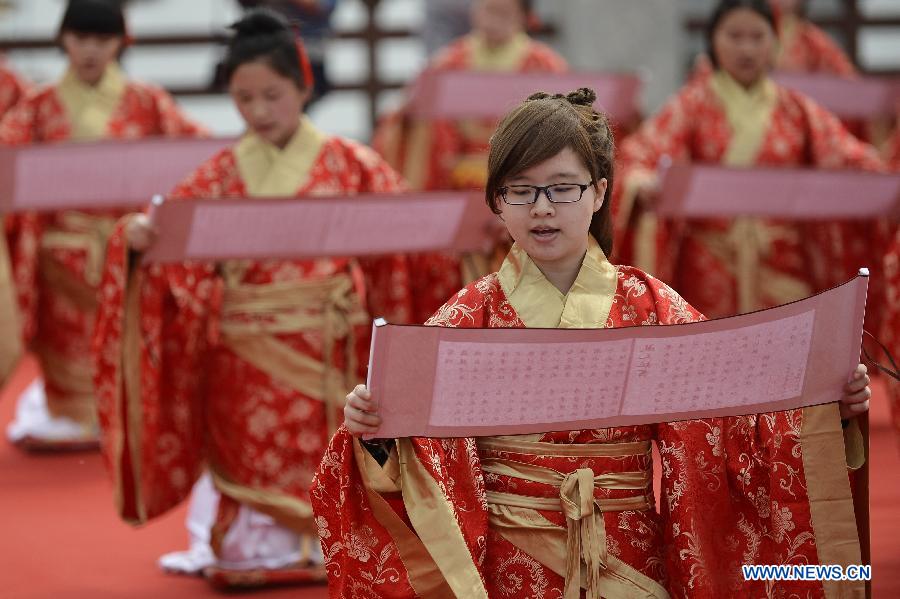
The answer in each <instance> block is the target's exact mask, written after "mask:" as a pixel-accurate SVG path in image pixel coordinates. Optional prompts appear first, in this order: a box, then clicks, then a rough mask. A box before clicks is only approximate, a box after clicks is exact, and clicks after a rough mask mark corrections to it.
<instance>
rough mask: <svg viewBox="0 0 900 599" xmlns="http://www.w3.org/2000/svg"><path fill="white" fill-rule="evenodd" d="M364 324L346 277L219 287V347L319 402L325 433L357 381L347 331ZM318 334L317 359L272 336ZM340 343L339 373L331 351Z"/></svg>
mask: <svg viewBox="0 0 900 599" xmlns="http://www.w3.org/2000/svg"><path fill="white" fill-rule="evenodd" d="M367 321H368V317H367V316H366V313H365V310H364V309H363V306H362V302H361V301H360V298H359V296H358V295H357V294H356V293H355V291H354V287H353V280H352V279H351V277H350V276H349V275H346V274H341V275H336V276H333V277H328V278H322V279H314V280H304V281H290V282H287V283H273V284H270V285H237V286H229V287H226V289H225V295H224V299H223V303H222V314H221V320H220V325H219V327H220V328H219V332H220V333H221V336H222V342H223V344H224V345H225V346H226V347H228V349H230V350H231V351H232V352H234V353H235V354H237V355H238V356H239V357H240V358H241V359H243V360H246V361H247V362H249V363H250V364H252V365H253V366H255V367H257V368H259V369H260V370H262V371H263V372H265V373H267V374H269V375H270V376H272V377H273V378H275V379H278V380H279V381H281V382H283V383H286V384H288V385H290V386H291V387H292V388H293V389H294V390H296V391H297V392H299V393H302V394H303V395H305V396H307V397H310V398H312V399H316V400H318V401H322V402H325V403H326V405H327V406H328V408H329V409H327V410H326V418H327V421H328V430H329V433H333V432H334V431H335V430H336V429H337V426H338V423H337V417H336V412H337V411H338V410H339V409H340V408H341V407H342V406H343V401H342V400H343V396H344V393H346V390H347V389H351V388H353V386H354V385H355V384H356V380H357V373H356V370H357V362H356V351H355V343H356V337H355V335H354V331H353V328H354V327H355V326H356V325H360V324H365V323H366V322H367ZM308 330H318V331H323V342H322V360H321V361H319V360H317V359H315V358H312V357H310V356H308V355H306V354H303V353H300V352H298V351H296V350H295V349H294V348H292V347H290V346H289V345H288V344H287V343H284V342H283V341H280V340H279V339H277V337H276V335H281V334H289V333H299V332H302V331H308ZM341 340H343V341H344V348H345V351H346V355H347V366H346V369H345V372H344V373H341V372H339V371H338V370H337V369H335V368H334V367H333V366H332V361H333V358H334V351H335V347H336V345H337V343H338V342H339V341H341Z"/></svg>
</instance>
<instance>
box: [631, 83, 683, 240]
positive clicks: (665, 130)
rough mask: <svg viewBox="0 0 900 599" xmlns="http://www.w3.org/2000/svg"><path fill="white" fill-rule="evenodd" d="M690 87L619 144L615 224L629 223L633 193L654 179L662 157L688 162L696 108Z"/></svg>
mask: <svg viewBox="0 0 900 599" xmlns="http://www.w3.org/2000/svg"><path fill="white" fill-rule="evenodd" d="M694 87H695V86H688V87H686V88H684V89H683V90H682V91H681V92H680V93H678V94H677V95H675V96H673V97H672V98H670V99H669V100H668V101H667V102H666V103H665V105H663V107H662V108H661V109H660V110H659V112H657V113H656V114H655V115H653V116H652V117H650V118H649V119H647V120H646V121H644V123H643V124H642V125H641V126H640V127H639V128H638V130H637V131H635V132H634V133H632V134H631V135H629V136H628V137H626V138H625V140H624V141H623V142H622V143H621V144H620V146H619V151H618V157H617V159H618V166H619V173H618V177H619V181H620V182H621V184H620V189H621V190H622V191H621V196H620V197H619V198H618V202H617V204H618V205H616V204H613V211H614V213H615V215H616V216H615V218H616V223H617V224H620V225H624V224H627V223H628V221H629V220H631V217H632V208H633V207H634V198H635V194H636V192H637V191H638V189H639V187H640V186H641V185H642V184H644V183H646V182H648V181H655V180H656V178H657V171H658V168H659V162H660V159H662V157H663V156H668V157H669V158H671V159H672V160H673V161H674V162H686V161H690V160H691V150H690V142H691V135H692V132H693V129H692V125H691V123H692V122H693V120H694V119H693V118H692V116H693V112H694V110H696V108H697V107H696V106H694V104H695V103H694V102H691V100H690V94H691V93H692V91H693V88H694Z"/></svg>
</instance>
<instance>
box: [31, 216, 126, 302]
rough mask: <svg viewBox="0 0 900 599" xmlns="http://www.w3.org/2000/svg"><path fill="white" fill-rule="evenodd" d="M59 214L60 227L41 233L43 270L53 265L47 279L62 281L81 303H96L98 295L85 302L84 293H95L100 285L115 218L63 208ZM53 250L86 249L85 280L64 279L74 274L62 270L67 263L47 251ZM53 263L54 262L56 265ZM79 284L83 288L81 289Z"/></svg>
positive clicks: (84, 250)
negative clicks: (107, 244)
mask: <svg viewBox="0 0 900 599" xmlns="http://www.w3.org/2000/svg"><path fill="white" fill-rule="evenodd" d="M57 218H58V219H59V221H60V228H57V229H54V228H49V229H48V230H46V231H45V232H44V234H43V235H42V236H41V250H42V251H41V270H42V273H43V272H44V271H43V269H44V267H45V266H46V267H47V268H49V269H52V270H50V271H48V272H50V273H51V278H50V280H49V281H48V282H49V283H50V284H51V285H60V286H62V287H63V288H65V289H67V290H68V292H69V293H72V294H73V295H72V299H74V300H78V301H80V302H81V304H82V305H84V304H87V303H89V304H90V305H91V306H93V307H96V298H93V299H92V301H90V302H86V301H84V300H85V294H86V293H87V294H88V295H87V297H93V294H94V293H96V290H97V287H99V286H100V279H101V277H102V276H103V262H104V260H105V258H106V242H107V241H108V240H109V237H110V235H112V231H113V229H114V228H115V226H116V221H115V219H112V218H108V217H104V216H94V215H92V214H86V213H84V212H74V211H69V212H63V213H61V214H59V215H58V217H57ZM53 250H70V251H80V252H84V254H85V267H84V281H79V280H78V279H74V280H69V281H64V280H62V277H64V276H68V277H69V278H70V279H72V278H73V277H72V275H71V274H68V272H67V271H64V270H61V269H63V268H64V267H63V266H62V265H60V264H59V263H57V262H56V260H54V259H53V258H52V257H51V256H49V255H48V254H49V252H51V251H53ZM52 263H55V265H56V266H55V268H54V264H52ZM45 278H46V277H45ZM79 287H80V289H78V288H79Z"/></svg>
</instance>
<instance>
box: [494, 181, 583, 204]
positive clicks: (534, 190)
mask: <svg viewBox="0 0 900 599" xmlns="http://www.w3.org/2000/svg"><path fill="white" fill-rule="evenodd" d="M593 184H594V182H593V181H591V182H590V183H585V184H581V183H553V184H551V185H507V186H506V187H501V188H500V189H499V190H498V191H499V193H500V197H501V198H503V201H504V202H506V203H507V204H509V205H510V206H525V205H527V204H534V203H535V202H537V201H538V197H539V196H540V194H541V192H544V195H545V196H547V199H548V200H550V201H551V202H553V203H554V204H574V203H575V202H577V201H579V200H581V198H582V196H584V192H585V191H587V188H588V187H590V186H592V185H593Z"/></svg>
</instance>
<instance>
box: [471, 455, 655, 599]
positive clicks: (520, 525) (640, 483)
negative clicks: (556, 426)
mask: <svg viewBox="0 0 900 599" xmlns="http://www.w3.org/2000/svg"><path fill="white" fill-rule="evenodd" d="M477 443H478V449H479V454H480V456H481V465H482V469H483V470H484V472H486V473H490V474H493V475H496V476H507V477H513V478H518V479H521V480H527V481H531V482H536V483H540V484H545V485H551V486H553V487H556V488H558V489H559V497H558V498H554V497H533V496H528V495H518V494H514V493H507V492H497V491H487V502H488V514H489V516H488V517H489V522H490V525H491V527H492V528H494V529H495V530H497V531H498V532H499V533H500V534H501V535H502V536H503V537H504V538H505V539H506V540H508V541H509V542H510V543H512V544H513V545H515V546H516V547H518V548H519V549H521V550H522V551H524V552H525V553H527V554H528V555H530V556H532V557H533V558H535V559H537V560H538V561H540V562H541V563H542V564H544V565H545V566H546V567H548V568H550V569H551V570H553V571H554V572H556V573H557V574H559V575H560V576H563V577H564V578H565V580H566V584H565V590H564V594H563V597H564V598H565V599H577V598H578V597H580V594H581V589H582V588H584V589H585V590H586V592H587V593H586V596H587V597H588V598H599V597H601V596H603V597H642V598H645V597H667V596H668V595H667V593H666V591H665V589H663V588H662V587H661V586H660V585H659V584H658V583H657V582H656V581H654V580H653V579H651V578H649V577H647V576H644V575H643V574H641V573H640V572H638V571H637V570H635V569H634V568H632V567H631V566H629V565H628V564H626V563H624V562H622V561H621V560H619V559H618V558H616V557H615V556H613V555H609V554H608V552H607V542H606V526H605V523H604V518H603V513H604V512H613V511H626V510H648V509H652V506H653V501H652V496H651V491H650V489H651V485H652V478H651V476H652V474H651V471H650V470H649V469H647V470H644V471H639V472H617V473H605V474H599V475H595V474H594V471H593V470H592V469H590V468H579V469H577V470H575V471H574V472H570V473H567V474H564V473H561V472H558V471H556V470H554V469H552V468H546V467H543V466H536V465H534V464H530V463H525V462H518V461H515V460H510V459H506V458H498V457H495V455H494V452H497V451H503V452H513V453H519V454H527V455H535V456H554V457H583V458H589V457H600V456H606V457H617V456H618V457H621V456H630V455H646V454H649V452H650V442H649V441H642V442H634V443H602V444H575V445H572V444H559V445H557V444H553V443H541V442H533V441H525V440H519V439H508V438H503V439H501V438H496V437H495V438H484V439H478V440H477ZM648 463H649V462H648ZM598 488H600V489H619V490H631V491H635V492H636V493H635V494H634V495H632V496H630V497H622V498H609V499H598V498H596V497H595V496H594V491H595V489H598ZM540 511H555V512H562V513H563V515H564V516H565V519H566V528H565V529H562V528H560V527H559V526H557V525H556V524H554V523H553V522H550V521H549V520H547V519H546V518H545V517H544V516H543V515H541V514H540V513H539V512H540Z"/></svg>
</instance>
